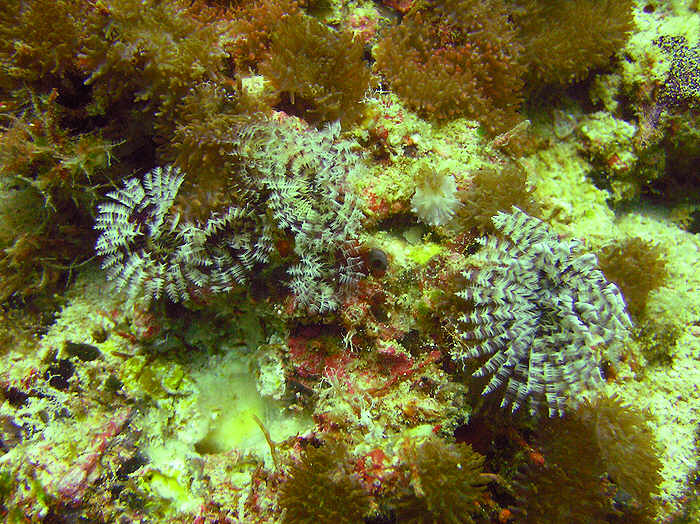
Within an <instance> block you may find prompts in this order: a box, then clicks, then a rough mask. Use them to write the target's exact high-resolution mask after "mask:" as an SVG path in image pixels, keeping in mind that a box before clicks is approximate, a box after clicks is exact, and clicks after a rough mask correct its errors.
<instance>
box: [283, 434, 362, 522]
mask: <svg viewBox="0 0 700 524" xmlns="http://www.w3.org/2000/svg"><path fill="white" fill-rule="evenodd" d="M278 501H279V505H280V507H281V508H283V509H284V510H285V511H286V512H285V514H284V519H283V522H285V523H287V524H315V523H320V522H333V523H335V524H356V523H358V522H362V518H363V517H364V516H365V514H366V513H367V512H368V511H369V495H368V494H367V493H366V491H365V490H364V488H363V486H362V483H361V482H360V477H359V475H357V474H356V473H354V472H353V471H352V465H351V464H350V456H349V455H348V452H347V450H346V448H345V447H344V446H343V445H342V444H337V443H328V444H326V445H324V446H321V447H319V448H315V447H313V446H311V445H307V447H306V449H305V450H304V451H303V452H302V454H301V458H300V459H299V461H298V462H295V463H293V464H292V465H291V466H290V468H289V472H288V475H287V479H286V480H285V481H284V482H283V483H282V485H281V486H280V488H279V499H278Z"/></svg>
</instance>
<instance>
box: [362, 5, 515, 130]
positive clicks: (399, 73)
mask: <svg viewBox="0 0 700 524" xmlns="http://www.w3.org/2000/svg"><path fill="white" fill-rule="evenodd" d="M515 36H516V33H515V29H514V28H513V26H512V24H511V23H510V21H509V17H508V11H507V9H506V5H505V3H504V2H502V1H500V0H489V1H487V2H477V1H475V0H450V1H447V2H441V3H440V4H439V5H437V6H436V7H435V8H434V9H430V10H425V11H418V12H416V13H413V14H409V15H407V16H405V17H404V18H403V20H402V22H401V24H400V25H398V26H396V27H393V28H391V29H390V30H389V31H388V32H387V33H386V35H385V36H384V38H383V39H382V40H381V41H380V42H379V44H378V45H377V46H376V48H375V50H374V56H375V58H376V68H377V69H378V70H379V71H380V72H381V73H382V74H383V75H384V76H385V77H386V79H387V81H388V82H389V84H390V85H391V88H392V89H393V90H394V91H395V92H396V93H397V94H398V95H399V96H400V97H401V98H402V99H403V100H404V101H405V102H406V103H407V104H408V105H409V106H410V107H412V108H414V109H416V110H418V111H419V112H421V113H423V114H425V115H428V116H432V117H435V118H438V119H446V118H456V117H460V116H465V117H467V118H472V119H476V120H479V121H480V122H481V123H482V124H483V125H484V126H485V127H486V128H487V129H488V130H489V131H500V130H506V129H510V128H511V127H513V125H514V123H516V122H517V119H518V118H517V116H516V114H515V111H516V110H517V108H518V106H519V105H520V102H521V89H522V87H523V84H522V80H521V76H522V74H523V73H524V68H523V66H522V65H521V64H520V62H519V55H520V52H521V46H520V44H519V43H518V42H517V41H516V40H515Z"/></svg>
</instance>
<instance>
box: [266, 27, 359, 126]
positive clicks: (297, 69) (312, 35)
mask: <svg viewBox="0 0 700 524" xmlns="http://www.w3.org/2000/svg"><path fill="white" fill-rule="evenodd" d="M363 53H364V50H363V48H362V44H360V43H359V42H357V41H355V40H354V39H353V36H352V33H350V32H348V31H343V30H335V29H331V28H329V27H327V26H325V25H323V24H322V23H321V22H319V21H318V20H316V19H314V18H311V17H309V16H305V15H302V14H287V15H284V16H283V18H282V20H281V21H280V22H279V24H278V26H277V30H276V31H275V33H274V34H273V35H272V41H271V44H270V54H269V57H268V58H267V59H266V60H265V61H264V62H263V63H261V64H260V72H261V73H262V74H263V75H265V76H266V77H267V78H268V79H269V80H270V82H271V83H272V85H273V86H274V87H275V89H276V90H277V91H278V92H279V93H280V95H281V97H282V105H283V106H284V107H285V109H287V111H288V112H290V113H292V114H296V115H298V116H301V117H302V118H304V119H306V120H308V121H309V122H312V123H319V122H331V121H334V120H340V121H341V122H342V123H343V124H347V123H352V122H354V121H355V120H357V119H358V117H359V116H360V115H361V113H362V109H363V106H362V98H363V96H364V94H365V91H366V90H367V88H368V87H369V81H370V73H369V68H368V67H367V65H366V64H365V62H364V60H363Z"/></svg>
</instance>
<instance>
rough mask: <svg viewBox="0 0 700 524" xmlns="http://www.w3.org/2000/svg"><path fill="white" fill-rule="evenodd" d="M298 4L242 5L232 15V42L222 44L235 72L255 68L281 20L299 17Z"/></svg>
mask: <svg viewBox="0 0 700 524" xmlns="http://www.w3.org/2000/svg"><path fill="white" fill-rule="evenodd" d="M297 4H298V3H297V2H295V1H294V0H274V1H273V0H255V1H252V2H241V5H240V6H239V7H238V8H237V9H236V10H235V11H234V13H233V14H234V21H233V24H232V26H231V28H230V30H229V32H230V35H231V38H230V39H229V40H228V41H227V42H226V43H225V44H224V46H225V49H226V51H227V52H228V54H229V57H230V60H231V61H232V63H233V65H234V66H235V67H236V69H237V70H239V71H241V72H245V71H247V70H248V69H256V68H257V66H258V64H259V63H260V62H261V61H262V60H263V59H264V58H265V57H266V56H267V55H268V53H269V50H270V39H271V37H272V34H273V33H274V31H275V30H276V28H277V25H278V24H279V22H280V20H281V19H282V17H283V16H285V15H298V14H299V7H298V5H297Z"/></svg>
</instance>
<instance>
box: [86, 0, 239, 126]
mask: <svg viewBox="0 0 700 524" xmlns="http://www.w3.org/2000/svg"><path fill="white" fill-rule="evenodd" d="M217 14H218V10H208V9H206V8H205V7H203V6H201V5H199V4H196V3H193V2H188V1H184V0H168V1H164V2H157V1H154V0H146V1H145V2H141V1H139V0H119V1H106V2H104V3H103V13H102V15H101V16H102V22H103V27H102V30H101V35H100V36H101V38H99V39H93V40H92V41H91V42H89V43H88V44H86V46H85V49H84V50H83V64H84V66H85V68H86V70H87V71H89V72H90V76H89V78H88V79H87V80H86V84H87V85H90V86H92V90H93V97H94V102H93V104H92V105H93V108H92V111H93V112H95V113H98V114H99V113H104V112H106V111H108V110H109V109H110V107H112V106H114V105H115V104H134V105H135V107H134V109H135V110H136V111H139V112H140V122H141V125H142V126H146V125H148V123H149V119H153V123H154V125H155V127H156V128H158V129H159V131H160V133H161V134H162V135H164V136H169V135H170V133H171V132H172V130H173V127H174V123H173V120H174V118H175V115H174V112H175V108H176V107H177V105H178V104H179V103H180V101H181V99H182V97H183V96H185V95H186V94H187V92H188V90H189V89H190V88H191V87H192V86H193V85H195V84H197V83H199V82H202V81H206V80H213V79H216V80H221V78H222V76H223V74H224V72H225V57H226V54H225V52H224V49H223V43H224V34H225V31H226V29H227V27H228V26H227V25H226V24H225V22H221V23H219V22H217V20H216V16H217Z"/></svg>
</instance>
